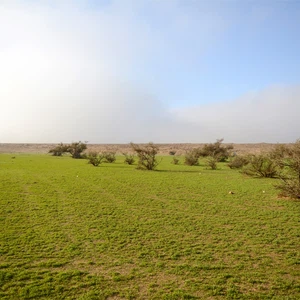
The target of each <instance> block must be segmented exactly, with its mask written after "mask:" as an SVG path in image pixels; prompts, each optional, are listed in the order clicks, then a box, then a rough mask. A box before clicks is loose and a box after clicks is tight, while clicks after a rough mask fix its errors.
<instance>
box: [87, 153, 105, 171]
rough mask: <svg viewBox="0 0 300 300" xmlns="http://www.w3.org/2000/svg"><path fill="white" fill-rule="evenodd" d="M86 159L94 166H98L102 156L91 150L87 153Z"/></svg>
mask: <svg viewBox="0 0 300 300" xmlns="http://www.w3.org/2000/svg"><path fill="white" fill-rule="evenodd" d="M87 159H88V163H89V164H91V165H93V166H94V167H98V166H99V165H100V164H101V162H102V160H103V159H104V157H103V156H102V155H100V154H98V153H97V152H94V151H93V152H89V153H88V155H87Z"/></svg>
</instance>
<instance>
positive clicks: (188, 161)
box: [184, 148, 200, 166]
mask: <svg viewBox="0 0 300 300" xmlns="http://www.w3.org/2000/svg"><path fill="white" fill-rule="evenodd" d="M199 157H200V150H199V148H194V149H190V150H188V151H187V152H186V154H185V159H184V164H185V165H188V166H198V165H199Z"/></svg>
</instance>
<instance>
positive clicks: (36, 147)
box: [0, 143, 276, 155]
mask: <svg viewBox="0 0 300 300" xmlns="http://www.w3.org/2000/svg"><path fill="white" fill-rule="evenodd" d="M55 145H56V144H42V143H41V144H33V143H32V144H31V143H28V144H25V143H24V144H10V143H0V153H48V152H49V150H50V149H51V148H53V147H54V146H55ZM157 145H158V146H159V149H160V150H159V153H160V154H161V155H167V154H169V152H170V151H176V155H184V153H185V151H186V150H188V149H191V148H196V147H202V146H203V145H204V143H202V144H192V143H191V144H189V143H182V144H180V143H177V144H157ZM224 145H228V144H226V143H224ZM232 145H233V146H234V150H233V151H234V152H235V153H236V154H245V153H253V154H257V153H261V152H267V151H268V150H270V149H272V148H273V147H274V146H275V145H276V144H269V143H257V144H232ZM89 150H90V151H98V152H101V151H115V152H116V153H118V154H121V153H124V152H131V149H130V145H129V144H88V151H89Z"/></svg>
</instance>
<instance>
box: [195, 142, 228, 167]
mask: <svg viewBox="0 0 300 300" xmlns="http://www.w3.org/2000/svg"><path fill="white" fill-rule="evenodd" d="M223 140H224V139H218V140H217V141H216V142H215V143H213V144H206V145H204V146H203V148H202V149H201V151H200V156H203V157H207V156H211V157H214V158H216V159H217V160H218V161H219V162H225V161H226V160H227V159H228V157H229V156H230V152H231V150H232V149H233V146H232V145H228V146H223V145H222V143H223Z"/></svg>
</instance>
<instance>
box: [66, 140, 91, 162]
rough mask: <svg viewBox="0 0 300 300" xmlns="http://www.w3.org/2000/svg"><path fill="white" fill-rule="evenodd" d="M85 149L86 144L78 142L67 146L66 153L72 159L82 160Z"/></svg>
mask: <svg viewBox="0 0 300 300" xmlns="http://www.w3.org/2000/svg"><path fill="white" fill-rule="evenodd" d="M86 149H87V145H86V143H82V142H81V141H79V142H75V143H72V144H70V145H68V147H67V152H69V153H70V154H71V156H72V157H73V158H83V156H82V152H83V151H84V150H86Z"/></svg>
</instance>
